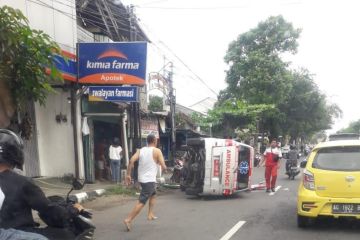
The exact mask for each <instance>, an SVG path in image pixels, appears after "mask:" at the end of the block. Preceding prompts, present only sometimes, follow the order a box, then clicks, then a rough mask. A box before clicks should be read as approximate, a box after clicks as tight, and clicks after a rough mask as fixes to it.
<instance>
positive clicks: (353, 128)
mask: <svg viewBox="0 0 360 240" xmlns="http://www.w3.org/2000/svg"><path fill="white" fill-rule="evenodd" d="M338 133H360V119H359V120H357V121H354V122H351V123H350V124H349V126H348V127H346V128H344V129H341V130H340V131H338Z"/></svg>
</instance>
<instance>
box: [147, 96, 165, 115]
mask: <svg viewBox="0 0 360 240" xmlns="http://www.w3.org/2000/svg"><path fill="white" fill-rule="evenodd" d="M148 108H149V110H150V111H153V112H161V111H163V98H162V97H159V96H155V95H150V96H149V106H148Z"/></svg>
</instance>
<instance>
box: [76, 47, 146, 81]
mask: <svg viewBox="0 0 360 240" xmlns="http://www.w3.org/2000/svg"><path fill="white" fill-rule="evenodd" d="M146 55H147V43H146V42H116V43H79V44H78V61H79V62H78V78H79V83H84V84H86V83H88V84H104V85H108V84H117V85H120V84H128V85H140V86H142V85H144V84H145V78H146Z"/></svg>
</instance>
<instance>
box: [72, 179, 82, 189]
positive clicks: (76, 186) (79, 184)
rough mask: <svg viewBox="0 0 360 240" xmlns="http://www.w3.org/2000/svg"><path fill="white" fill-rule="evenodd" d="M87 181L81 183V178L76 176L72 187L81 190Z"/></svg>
mask: <svg viewBox="0 0 360 240" xmlns="http://www.w3.org/2000/svg"><path fill="white" fill-rule="evenodd" d="M84 185H85V183H81V182H80V180H79V179H76V178H74V179H73V181H72V187H73V189H74V190H80V189H82V188H83V187H84Z"/></svg>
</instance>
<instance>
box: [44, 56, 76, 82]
mask: <svg viewBox="0 0 360 240" xmlns="http://www.w3.org/2000/svg"><path fill="white" fill-rule="evenodd" d="M54 63H55V67H56V68H57V69H58V70H59V71H60V73H61V76H62V78H63V79H64V80H67V81H72V82H76V77H77V64H76V55H74V54H72V53H70V52H67V51H61V55H57V54H56V55H54ZM46 73H47V74H50V73H51V70H50V69H49V68H46Z"/></svg>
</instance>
